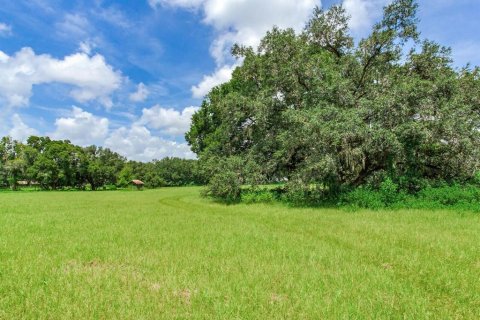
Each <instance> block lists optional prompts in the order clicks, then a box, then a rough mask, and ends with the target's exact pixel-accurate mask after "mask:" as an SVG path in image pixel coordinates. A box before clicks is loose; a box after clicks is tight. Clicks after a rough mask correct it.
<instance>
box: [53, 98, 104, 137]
mask: <svg viewBox="0 0 480 320" xmlns="http://www.w3.org/2000/svg"><path fill="white" fill-rule="evenodd" d="M108 126H109V121H108V119H107V118H101V117H97V116H94V115H93V114H91V113H89V112H86V111H84V110H82V109H81V108H78V107H73V108H72V115H71V116H70V117H65V118H58V119H57V120H55V127H56V129H55V131H54V132H52V133H50V134H48V135H49V136H51V137H53V138H54V139H68V140H70V141H72V142H73V143H75V144H78V145H82V146H87V145H92V144H103V142H104V139H105V138H106V137H107V135H108Z"/></svg>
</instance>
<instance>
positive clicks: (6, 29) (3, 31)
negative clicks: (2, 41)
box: [0, 22, 12, 37]
mask: <svg viewBox="0 0 480 320" xmlns="http://www.w3.org/2000/svg"><path fill="white" fill-rule="evenodd" d="M11 34H12V27H11V26H10V25H8V24H6V23H3V22H0V36H3V37H8V36H10V35H11Z"/></svg>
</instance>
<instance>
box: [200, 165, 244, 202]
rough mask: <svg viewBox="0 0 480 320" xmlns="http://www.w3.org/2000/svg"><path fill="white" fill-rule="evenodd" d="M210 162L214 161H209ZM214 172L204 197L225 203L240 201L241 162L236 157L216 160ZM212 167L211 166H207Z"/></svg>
mask: <svg viewBox="0 0 480 320" xmlns="http://www.w3.org/2000/svg"><path fill="white" fill-rule="evenodd" d="M210 161H215V159H211V160H210ZM215 162H216V165H215V168H216V169H215V172H213V176H212V178H211V179H210V181H209V184H208V186H207V188H206V189H205V191H204V195H205V196H210V197H213V198H215V199H218V200H222V201H225V202H227V203H233V202H238V201H240V198H241V192H242V191H241V187H242V183H243V179H242V173H243V167H242V164H243V161H242V160H241V159H240V158H238V157H231V158H227V159H218V162H217V161H215ZM208 167H210V168H211V167H212V165H211V164H210V165H208Z"/></svg>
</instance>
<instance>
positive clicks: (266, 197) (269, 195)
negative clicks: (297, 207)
mask: <svg viewBox="0 0 480 320" xmlns="http://www.w3.org/2000/svg"><path fill="white" fill-rule="evenodd" d="M275 200H276V198H275V194H274V191H273V190H255V189H249V190H246V191H243V192H242V202H245V203H271V202H273V201H275Z"/></svg>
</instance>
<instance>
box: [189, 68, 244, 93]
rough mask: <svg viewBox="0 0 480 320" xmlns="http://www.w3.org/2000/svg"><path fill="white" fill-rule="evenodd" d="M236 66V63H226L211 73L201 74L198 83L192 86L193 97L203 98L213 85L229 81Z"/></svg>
mask: <svg viewBox="0 0 480 320" xmlns="http://www.w3.org/2000/svg"><path fill="white" fill-rule="evenodd" d="M236 66H237V65H236V64H234V65H232V66H229V65H226V66H223V67H221V68H219V69H218V70H217V71H215V72H214V73H213V74H211V75H206V76H203V80H202V81H201V82H200V83H199V84H198V85H196V86H193V87H192V93H193V97H194V98H203V97H204V96H205V95H206V94H207V93H208V92H209V91H210V90H211V89H212V88H213V87H216V86H218V85H220V84H222V83H225V82H227V81H229V80H230V79H231V78H232V72H233V70H234V69H235V68H236Z"/></svg>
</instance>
